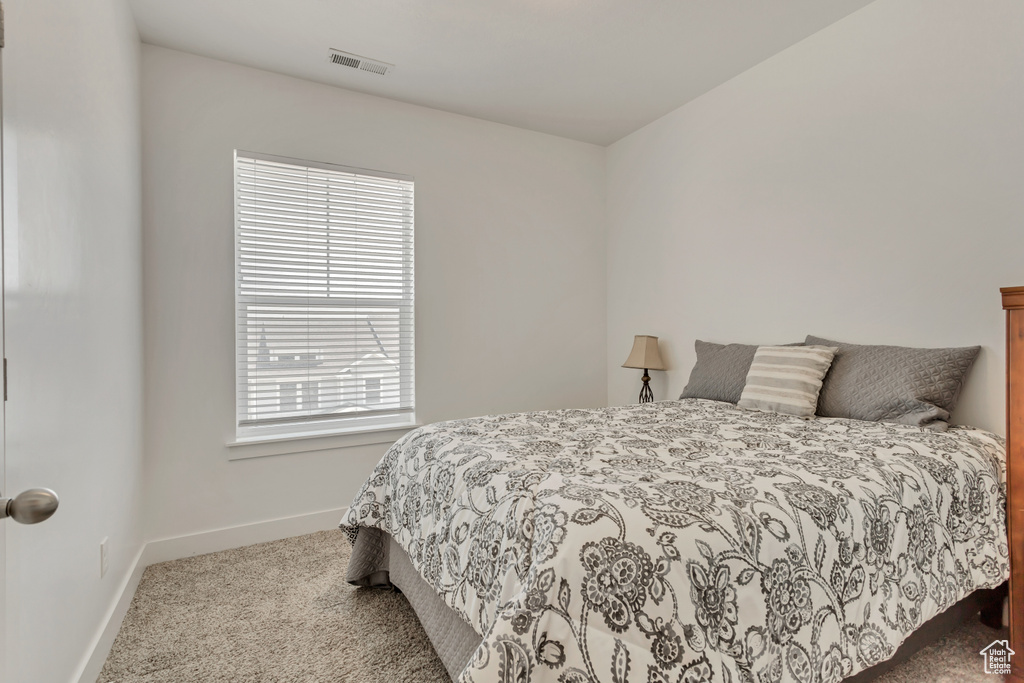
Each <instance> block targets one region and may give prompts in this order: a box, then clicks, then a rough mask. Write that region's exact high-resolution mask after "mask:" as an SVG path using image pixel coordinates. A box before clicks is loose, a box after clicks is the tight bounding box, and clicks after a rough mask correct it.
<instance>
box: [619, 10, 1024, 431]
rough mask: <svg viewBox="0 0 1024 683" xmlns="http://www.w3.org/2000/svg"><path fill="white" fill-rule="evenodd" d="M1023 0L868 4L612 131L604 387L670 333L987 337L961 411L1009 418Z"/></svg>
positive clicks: (684, 365) (678, 369)
mask: <svg viewBox="0 0 1024 683" xmlns="http://www.w3.org/2000/svg"><path fill="white" fill-rule="evenodd" d="M1021 36H1024V3H1021V2H1019V0H989V1H987V2H983V3H975V2H963V1H962V0H877V1H876V2H874V3H872V4H871V5H868V6H867V7H866V8H864V9H862V10H860V11H858V12H856V13H854V14H853V15H851V16H849V17H847V18H845V19H843V20H841V21H839V22H838V23H836V24H834V25H832V26H830V27H828V28H826V29H825V30H823V31H821V32H819V33H817V34H815V35H814V36H811V37H810V38H808V39H806V40H804V41H802V42H801V43H798V44H797V45H795V46H794V47H792V48H790V49H788V50H786V51H784V52H782V53H780V54H778V55H776V56H774V57H772V58H771V59H768V60H767V61H765V62H763V63H762V64H760V65H758V66H756V67H754V68H753V69H750V70H749V71H747V72H745V73H744V74H741V75H740V76H738V77H736V78H735V79H733V80H731V81H729V82H728V83H726V84H724V85H722V86H720V87H718V88H717V89H715V90H713V91H711V92H709V93H708V94H706V95H704V96H702V97H700V98H698V99H697V100H695V101H693V102H691V103H689V104H688V105H686V106H684V107H682V108H680V109H678V110H676V111H674V112H672V113H670V114H668V115H667V116H665V117H664V118H662V119H660V120H658V121H656V122H654V123H652V124H650V125H648V126H647V127H645V128H643V129H641V130H640V131H638V132H636V133H634V134H632V135H630V136H629V137H626V138H624V139H623V140H621V141H619V142H617V143H616V144H614V145H612V146H611V147H610V149H609V152H608V160H607V164H608V167H607V173H608V194H607V203H608V221H609V222H608V231H609V232H608V246H607V248H608V293H609V296H608V360H607V366H608V368H609V375H608V396H609V401H610V402H611V403H621V402H625V401H629V400H635V399H634V398H633V397H634V395H635V393H636V391H637V390H638V387H639V377H638V375H639V371H634V370H623V369H620V368H619V367H618V366H619V365H620V364H621V363H622V361H623V359H625V357H626V355H627V353H628V351H629V344H630V342H631V340H632V336H633V335H634V334H655V335H660V336H661V338H662V342H663V344H664V347H665V351H666V355H667V358H668V361H669V362H670V364H671V368H672V369H671V370H670V371H668V372H665V373H661V372H658V373H653V376H654V383H655V392H656V396H657V397H659V398H667V397H675V396H678V394H679V393H680V391H681V390H682V388H683V387H684V386H685V384H686V380H687V378H688V376H689V372H690V369H691V367H692V365H693V361H694V355H693V340H694V339H695V338H700V339H705V340H708V341H718V342H746V343H779V342H789V341H801V340H803V338H804V336H805V335H806V334H808V333H810V334H815V335H819V336H825V337H832V338H835V339H839V340H845V341H850V342H855V343H858V342H859V343H876V344H900V345H911V346H948V345H972V344H980V345H982V346H983V352H982V354H981V356H980V357H979V359H978V362H977V365H976V366H975V367H974V369H973V371H972V374H971V376H970V377H969V380H968V383H967V386H966V390H965V394H964V395H963V397H962V400H961V406H962V409H960V410H958V414H957V416H956V417H957V418H958V420H959V421H962V422H966V423H971V424H976V425H978V426H981V427H985V428H988V429H991V430H994V431H998V432H1003V431H1004V420H1005V417H1004V413H1003V392H1004V381H1005V380H1004V364H1003V363H1004V353H1003V348H1004V343H1005V342H1004V336H1003V313H1002V310H1001V308H1000V299H999V292H998V288H999V287H1000V286H1008V285H1019V284H1022V283H1024V260H1022V257H1021V255H1022V254H1024V192H1022V181H1024V125H1022V121H1024V40H1021Z"/></svg>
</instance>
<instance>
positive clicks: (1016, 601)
mask: <svg viewBox="0 0 1024 683" xmlns="http://www.w3.org/2000/svg"><path fill="white" fill-rule="evenodd" d="M999 291H1000V292H1002V294H1003V308H1004V309H1005V310H1006V491H1007V496H1006V523H1007V527H1008V528H1007V532H1008V535H1009V543H1010V649H1011V650H1013V651H1014V652H1015V653H1016V656H1015V657H1011V659H1010V662H1011V667H1012V668H1011V673H1010V675H1009V676H1008V677H1007V679H1006V680H1007V681H1008V682H1010V683H1024V287H1003V288H1002V289H1000V290H999Z"/></svg>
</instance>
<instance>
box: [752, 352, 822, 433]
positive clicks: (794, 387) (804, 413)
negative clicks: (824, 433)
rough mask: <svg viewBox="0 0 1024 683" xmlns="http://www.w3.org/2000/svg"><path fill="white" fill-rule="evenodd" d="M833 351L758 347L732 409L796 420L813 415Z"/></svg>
mask: <svg viewBox="0 0 1024 683" xmlns="http://www.w3.org/2000/svg"><path fill="white" fill-rule="evenodd" d="M836 350H837V348H836V347H834V346H758V347H757V351H755V352H754V361H753V362H752V363H751V364H750V370H749V371H747V383H746V385H745V386H744V387H743V394H742V395H741V396H740V401H739V403H737V404H736V405H738V406H739V407H740V408H747V409H749V410H763V411H766V412H772V413H785V414H786V415H799V416H800V417H809V416H811V415H814V410H815V408H816V407H817V405H818V392H820V391H821V381H822V379H824V377H825V373H826V372H828V369H829V366H830V365H832V358H833V357H834V356H835V355H836Z"/></svg>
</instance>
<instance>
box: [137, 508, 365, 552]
mask: <svg viewBox="0 0 1024 683" xmlns="http://www.w3.org/2000/svg"><path fill="white" fill-rule="evenodd" d="M347 511H348V508H337V509H335V510H324V511H323V512H311V513H309V514H306V515H296V516H294V517H282V518H280V519H271V520H267V521H265V522H255V523H253V524H243V525H241V526H233V527H228V528H226V529H213V530H210V531H200V532H199V533H197V534H188V535H187V536H175V537H174V538H161V539H157V540H155V541H150V542H149V543H147V544H146V548H145V550H144V551H143V561H144V563H145V565H146V566H147V567H148V566H149V565H151V564H158V563H160V562H169V561H171V560H180V559H181V558H183V557H192V556H193V555H205V554H206V553H216V552H219V551H221V550H230V549H232V548H241V547H242V546H245V545H252V544H254V543H266V542H268V541H277V540H280V539H282V538H291V537H292V536H302V535H303V534H311V533H314V532H316V531H326V530H328V529H337V528H338V523H339V522H341V518H342V516H344V514H345V513H346V512H347Z"/></svg>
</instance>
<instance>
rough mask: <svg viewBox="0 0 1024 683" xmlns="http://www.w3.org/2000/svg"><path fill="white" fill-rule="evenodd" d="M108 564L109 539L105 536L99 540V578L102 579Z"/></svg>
mask: <svg viewBox="0 0 1024 683" xmlns="http://www.w3.org/2000/svg"><path fill="white" fill-rule="evenodd" d="M109 566H110V539H109V538H107V537H105V538H104V539H103V540H102V541H100V578H101V579H102V578H103V577H104V576H105V575H106V573H107V567H109Z"/></svg>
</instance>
